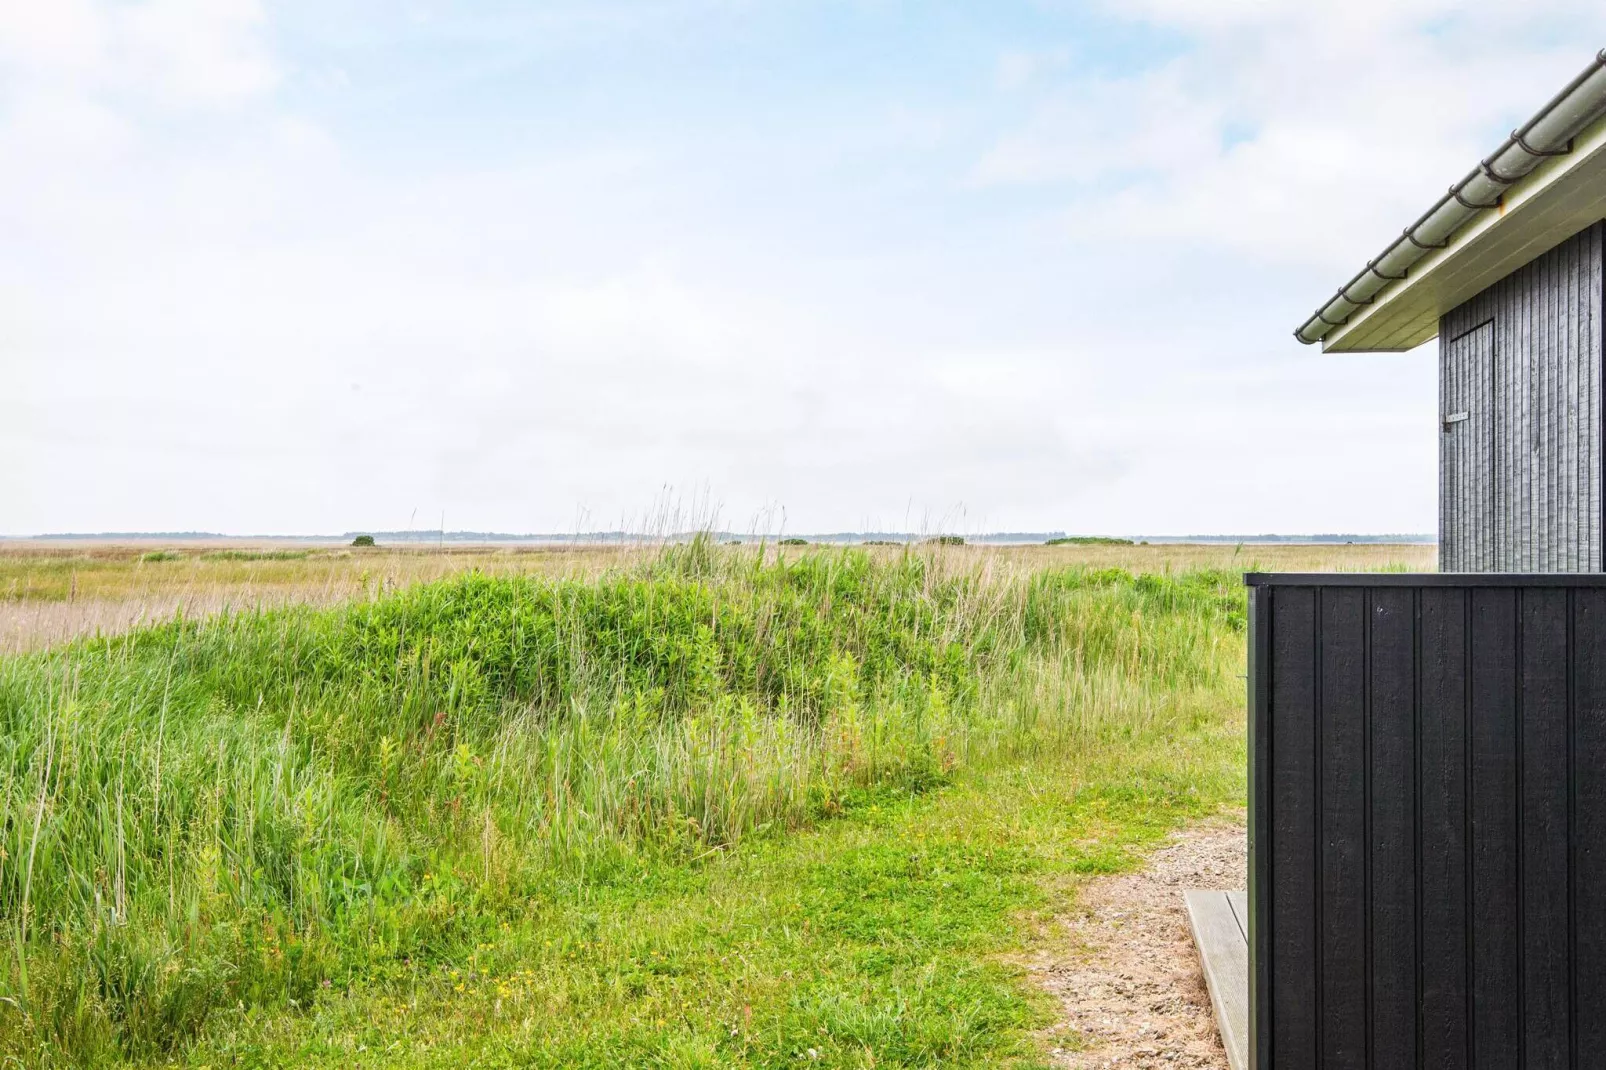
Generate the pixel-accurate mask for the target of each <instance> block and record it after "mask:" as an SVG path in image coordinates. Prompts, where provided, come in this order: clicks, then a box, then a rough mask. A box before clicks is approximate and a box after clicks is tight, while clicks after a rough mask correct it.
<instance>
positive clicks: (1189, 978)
mask: <svg viewBox="0 0 1606 1070" xmlns="http://www.w3.org/2000/svg"><path fill="white" fill-rule="evenodd" d="M1244 881H1245V842H1244V829H1243V825H1242V824H1241V823H1239V822H1235V821H1228V820H1218V821H1212V822H1209V823H1206V824H1200V825H1195V826H1192V827H1191V828H1188V829H1186V830H1184V831H1183V832H1182V833H1180V834H1178V835H1177V836H1176V837H1174V838H1173V840H1172V842H1171V843H1170V844H1168V845H1167V846H1165V847H1162V848H1161V849H1160V850H1158V851H1156V852H1155V853H1154V855H1153V857H1152V858H1151V859H1150V860H1149V864H1148V865H1147V866H1146V867H1145V868H1144V869H1143V870H1141V871H1140V872H1137V873H1133V874H1129V875H1127V876H1122V877H1107V878H1103V879H1100V880H1096V881H1093V882H1090V883H1089V884H1087V885H1084V886H1083V887H1082V888H1081V889H1080V890H1079V892H1078V894H1077V906H1076V909H1075V910H1074V911H1073V912H1072V913H1070V914H1069V915H1067V916H1065V917H1063V918H1061V919H1059V922H1060V924H1059V925H1058V926H1057V927H1056V930H1057V932H1056V935H1055V937H1054V938H1053V940H1052V941H1051V944H1050V946H1049V947H1048V948H1047V949H1046V950H1045V951H1044V952H1043V953H1042V954H1040V955H1039V956H1037V957H1036V958H1034V959H1033V960H1031V961H1030V962H1028V963H1027V966H1028V968H1029V969H1030V970H1031V971H1032V973H1033V975H1034V976H1035V977H1036V978H1037V980H1038V982H1039V983H1040V984H1041V985H1042V986H1043V987H1044V988H1045V989H1047V990H1048V991H1049V992H1051V993H1053V994H1054V996H1055V997H1056V998H1058V999H1059V1001H1060V1004H1061V1006H1062V1007H1063V1008H1064V1017H1063V1019H1062V1021H1061V1022H1060V1024H1058V1025H1057V1026H1055V1027H1054V1028H1053V1029H1052V1030H1050V1033H1049V1042H1050V1044H1051V1046H1052V1049H1053V1062H1054V1065H1055V1066H1060V1067H1073V1068H1076V1070H1092V1068H1094V1067H1100V1068H1109V1067H1121V1068H1137V1067H1145V1068H1147V1067H1171V1068H1187V1070H1193V1068H1206V1067H1207V1068H1209V1070H1226V1068H1227V1057H1226V1054H1225V1053H1224V1052H1223V1051H1222V1047H1221V1040H1220V1038H1219V1037H1218V1036H1217V1035H1216V1025H1215V1019H1214V1017H1213V1016H1212V1013H1211V1010H1210V996H1209V994H1208V993H1207V992H1206V990H1205V984H1204V977H1203V976H1202V975H1201V974H1200V972H1199V959H1198V957H1197V955H1196V954H1195V953H1194V948H1193V940H1192V938H1191V937H1190V936H1189V935H1188V922H1187V918H1186V916H1185V915H1184V913H1183V909H1182V892H1183V890H1184V889H1187V888H1242V887H1244Z"/></svg>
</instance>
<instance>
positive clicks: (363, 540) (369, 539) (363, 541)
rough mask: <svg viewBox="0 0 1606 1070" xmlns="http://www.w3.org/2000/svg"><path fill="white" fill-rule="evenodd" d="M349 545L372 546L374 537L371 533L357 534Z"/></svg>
mask: <svg viewBox="0 0 1606 1070" xmlns="http://www.w3.org/2000/svg"><path fill="white" fill-rule="evenodd" d="M351 545H353V546H372V545H374V537H373V536H372V535H358V536H357V537H356V538H355V539H352V540H351Z"/></svg>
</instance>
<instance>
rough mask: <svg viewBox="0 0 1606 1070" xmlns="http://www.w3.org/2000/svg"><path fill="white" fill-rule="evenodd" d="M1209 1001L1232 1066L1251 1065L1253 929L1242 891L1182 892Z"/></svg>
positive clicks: (1244, 1068)
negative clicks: (1250, 1014) (1251, 960)
mask: <svg viewBox="0 0 1606 1070" xmlns="http://www.w3.org/2000/svg"><path fill="white" fill-rule="evenodd" d="M1183 901H1184V903H1185V904H1186V905H1187V908H1188V928H1190V929H1191V930H1193V943H1194V946H1195V947H1197V948H1198V949H1199V963H1200V965H1202V966H1203V967H1204V976H1205V984H1206V985H1207V986H1208V987H1209V989H1210V1003H1211V1005H1212V1006H1213V1007H1214V1008H1215V1011H1216V1025H1217V1027H1218V1028H1219V1029H1220V1030H1221V1043H1222V1046H1223V1047H1225V1048H1226V1049H1227V1062H1228V1064H1229V1065H1231V1067H1232V1070H1247V1068H1248V1066H1249V938H1248V936H1247V935H1246V934H1247V932H1248V928H1249V905H1248V897H1247V895H1246V893H1244V892H1201V891H1192V892H1184V893H1183Z"/></svg>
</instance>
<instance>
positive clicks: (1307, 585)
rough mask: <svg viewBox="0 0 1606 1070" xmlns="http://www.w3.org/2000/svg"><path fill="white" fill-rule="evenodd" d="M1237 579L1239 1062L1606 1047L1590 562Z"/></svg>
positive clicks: (1551, 1054)
mask: <svg viewBox="0 0 1606 1070" xmlns="http://www.w3.org/2000/svg"><path fill="white" fill-rule="evenodd" d="M1249 583H1250V584H1251V585H1252V586H1253V588H1254V597H1253V601H1252V603H1251V605H1252V613H1251V636H1250V649H1251V651H1252V652H1253V658H1252V662H1251V666H1250V674H1249V676H1250V726H1251V727H1250V731H1251V739H1250V755H1251V771H1250V799H1251V808H1250V830H1249V842H1250V858H1249V873H1250V889H1249V910H1250V918H1249V924H1248V935H1249V940H1250V947H1251V959H1250V964H1249V977H1250V988H1251V991H1250V1005H1249V1007H1250V1009H1249V1020H1250V1065H1251V1066H1253V1067H1256V1068H1258V1070H1282V1068H1284V1067H1313V1068H1318V1067H1319V1068H1323V1070H1327V1068H1338V1067H1357V1068H1362V1067H1364V1068H1366V1070H1384V1068H1390V1067H1401V1068H1405V1067H1431V1068H1434V1070H1473V1068H1477V1070H1489V1068H1495V1067H1519V1066H1520V1067H1528V1068H1533V1070H1538V1068H1541V1067H1546V1068H1551V1067H1553V1068H1556V1070H1561V1068H1568V1070H1572V1068H1577V1067H1584V1066H1597V1065H1599V1066H1606V1056H1603V1055H1602V1052H1603V1051H1606V574H1600V573H1597V574H1593V575H1566V574H1554V573H1550V574H1526V575H1521V574H1507V575H1492V574H1491V575H1481V576H1477V575H1473V576H1454V575H1426V576H1422V575H1418V576H1408V575H1399V576H1387V575H1371V576H1367V575H1350V576H1341V575H1331V576H1310V575H1306V576H1251V577H1249Z"/></svg>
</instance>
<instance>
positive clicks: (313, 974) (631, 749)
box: [0, 539, 1433, 1067]
mask: <svg viewBox="0 0 1606 1070" xmlns="http://www.w3.org/2000/svg"><path fill="white" fill-rule="evenodd" d="M1432 554H1433V549H1432V547H1416V546H1409V547H1405V546H1377V545H1357V546H1296V545H1270V546H1267V545H1255V546H1244V547H1234V546H1230V545H1228V546H1199V545H1164V546H1056V547H1010V548H988V547H963V546H959V547H933V546H917V547H911V548H902V547H872V548H858V549H851V548H850V549H844V548H831V547H812V546H802V547H786V548H784V549H778V548H776V547H757V546H721V545H716V544H714V543H713V542H712V541H710V540H707V539H698V540H694V541H691V542H687V543H681V544H677V545H669V546H651V547H648V546H642V547H629V548H595V547H569V548H552V549H547V548H543V549H540V550H526V549H508V548H491V547H480V548H461V547H456V548H452V547H449V548H440V549H431V550H423V549H416V550H415V549H408V550H395V549H387V548H384V547H380V548H376V549H373V550H356V551H353V550H346V549H337V548H331V547H313V546H308V547H291V548H286V547H283V546H269V547H245V548H242V547H240V546H229V547H201V546H193V545H185V546H168V547H151V546H140V547H114V546H93V547H87V546H71V545H53V546H44V545H35V544H15V545H10V546H7V547H6V549H4V550H0V651H3V653H0V808H3V813H4V823H3V825H0V1065H4V1066H9V1065H16V1066H27V1067H35V1066H42V1067H53V1066H124V1065H129V1066H195V1067H201V1066H205V1067H223V1066H230V1067H233V1066H341V1067H361V1066H375V1067H378V1066H386V1067H390V1066H400V1067H412V1066H417V1067H423V1066H484V1067H503V1066H506V1067H514V1066H518V1067H530V1066H536V1067H539V1066H551V1067H571V1066H598V1067H602V1066H655V1067H660V1066H661V1067H712V1066H754V1067H758V1066H764V1067H769V1066H793V1065H827V1066H851V1067H891V1066H995V1065H1016V1066H1022V1067H1028V1066H1039V1065H1044V1064H1045V1062H1044V1061H1045V1059H1046V1054H1045V1050H1044V1044H1043V1041H1042V1038H1041V1035H1040V1034H1041V1031H1042V1030H1043V1028H1044V1027H1045V1026H1046V1025H1047V1024H1049V1022H1050V1021H1051V1019H1052V1013H1053V1012H1052V1007H1051V1006H1050V1005H1049V1002H1048V1001H1047V1000H1046V998H1045V997H1044V996H1043V995H1042V994H1041V993H1039V992H1037V991H1036V990H1035V989H1034V988H1033V986H1032V985H1031V984H1030V983H1029V982H1028V981H1027V980H1026V979H1025V977H1024V973H1023V971H1022V969H1021V968H1020V967H1019V966H1017V965H1015V963H1016V962H1017V961H1018V959H1019V956H1020V955H1021V954H1022V953H1023V952H1025V951H1028V950H1029V949H1031V948H1032V947H1033V946H1034V944H1035V943H1037V942H1039V941H1041V940H1042V939H1044V938H1045V935H1044V934H1045V927H1046V926H1047V924H1048V919H1051V918H1053V917H1055V916H1056V915H1058V914H1060V913H1063V912H1064V911H1065V910H1066V909H1068V908H1069V907H1070V906H1071V905H1072V904H1073V903H1074V900H1075V895H1076V888H1077V885H1078V882H1079V881H1082V880H1085V879H1086V878H1087V877H1088V876H1090V875H1096V874H1104V873H1112V872H1118V871H1121V870H1123V869H1125V868H1127V867H1130V866H1133V865H1134V864H1136V863H1137V862H1139V861H1140V860H1141V858H1142V857H1143V852H1144V851H1145V849H1146V848H1148V847H1150V846H1152V845H1154V844H1155V843H1157V842H1159V841H1160V840H1161V839H1163V838H1164V837H1165V836H1166V835H1167V834H1168V833H1169V832H1171V831H1172V830H1174V829H1175V828H1177V827H1179V826H1180V825H1182V824H1184V823H1186V822H1188V821H1190V820H1194V819H1199V818H1203V817H1207V816H1211V815H1215V814H1219V813H1222V812H1229V813H1230V812H1232V811H1234V810H1235V809H1236V808H1240V807H1241V806H1242V802H1243V792H1244V778H1243V765H1244V741H1243V714H1242V705H1243V680H1242V676H1241V674H1242V672H1243V664H1244V638H1243V633H1244V627H1245V600H1244V592H1243V587H1242V581H1241V573H1242V572H1244V571H1249V570H1284V571H1320V570H1334V569H1344V570H1375V569H1395V570H1400V569H1412V570H1420V569H1429V568H1431V567H1432Z"/></svg>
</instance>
